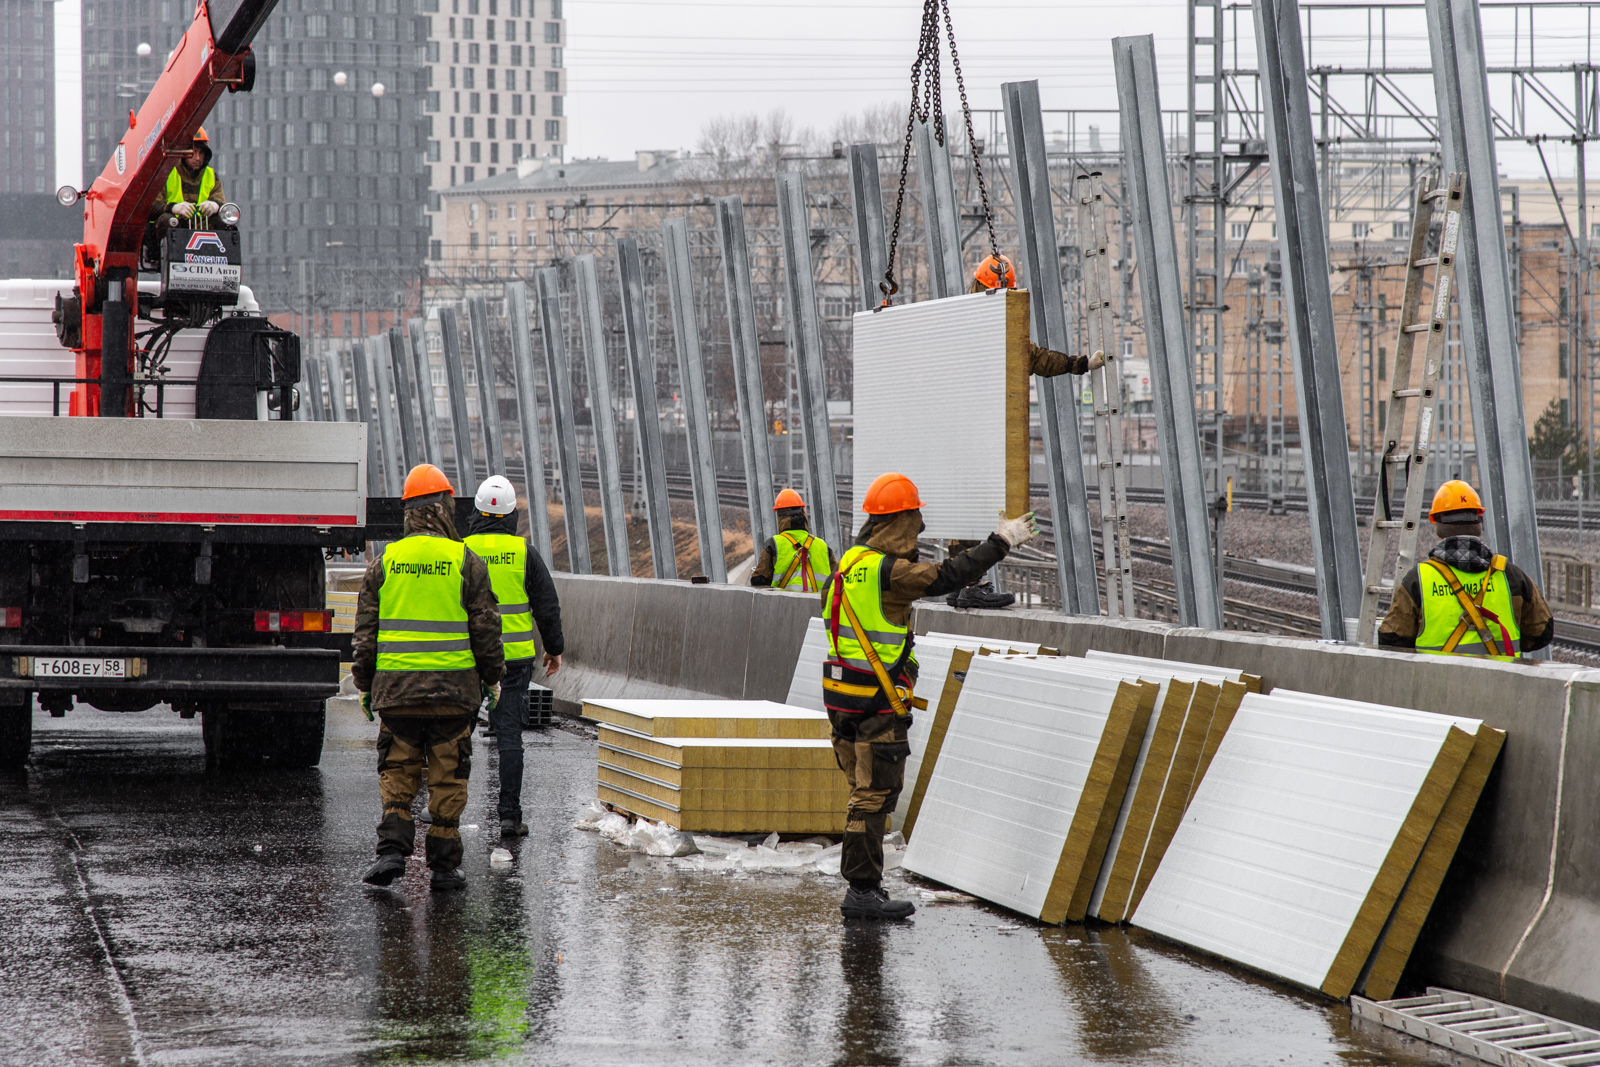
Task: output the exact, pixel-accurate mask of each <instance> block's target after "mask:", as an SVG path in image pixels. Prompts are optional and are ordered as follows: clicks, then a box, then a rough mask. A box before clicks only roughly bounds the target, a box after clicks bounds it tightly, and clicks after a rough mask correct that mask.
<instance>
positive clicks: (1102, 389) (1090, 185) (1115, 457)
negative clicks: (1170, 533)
mask: <svg viewBox="0 0 1600 1067" xmlns="http://www.w3.org/2000/svg"><path fill="white" fill-rule="evenodd" d="M1077 197H1078V204H1079V206H1080V207H1081V208H1082V209H1083V211H1084V213H1085V215H1086V216H1087V217H1086V218H1080V219H1079V222H1078V229H1079V233H1080V234H1082V238H1083V267H1084V270H1083V296H1084V314H1085V321H1086V323H1087V325H1088V328H1089V330H1088V332H1089V338H1088V341H1089V343H1088V346H1087V347H1088V351H1089V352H1090V353H1091V354H1096V355H1099V356H1100V357H1101V358H1102V359H1104V360H1105V365H1104V366H1102V367H1101V368H1100V369H1099V370H1092V371H1090V372H1089V376H1090V382H1091V384H1092V386H1093V389H1094V450H1095V460H1096V463H1095V466H1096V467H1097V468H1099V475H1100V546H1101V558H1102V560H1103V561H1104V564H1103V569H1104V573H1105V588H1106V614H1107V615H1109V616H1110V617H1112V618H1118V617H1126V618H1132V617H1133V554H1132V552H1131V551H1130V549H1129V544H1128V471H1127V468H1126V467H1125V466H1124V465H1123V461H1122V370H1121V368H1120V367H1119V366H1118V365H1117V363H1116V352H1115V351H1114V349H1115V347H1116V345H1115V341H1116V335H1115V333H1114V332H1113V331H1112V328H1111V293H1112V289H1111V260H1110V257H1109V256H1108V255H1107V254H1106V246H1107V243H1108V242H1107V240H1106V209H1105V203H1106V201H1105V186H1104V185H1103V184H1102V183H1101V181H1100V172H1099V171H1094V172H1093V173H1090V174H1080V175H1078V180H1077Z"/></svg>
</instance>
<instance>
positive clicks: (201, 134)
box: [194, 126, 211, 144]
mask: <svg viewBox="0 0 1600 1067" xmlns="http://www.w3.org/2000/svg"><path fill="white" fill-rule="evenodd" d="M194 139H195V140H196V141H204V142H205V143H206V144H210V143H211V138H209V137H207V136H206V128H205V127H204V126H201V127H200V128H198V129H196V130H195V131H194Z"/></svg>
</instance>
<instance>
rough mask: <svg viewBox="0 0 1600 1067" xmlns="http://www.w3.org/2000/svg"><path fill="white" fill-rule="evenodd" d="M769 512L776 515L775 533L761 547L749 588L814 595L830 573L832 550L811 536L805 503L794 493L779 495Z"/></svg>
mask: <svg viewBox="0 0 1600 1067" xmlns="http://www.w3.org/2000/svg"><path fill="white" fill-rule="evenodd" d="M772 510H773V511H775V512H777V513H778V533H777V535H776V536H774V537H769V538H767V543H766V544H764V545H762V546H761V558H760V559H758V560H756V569H755V571H754V573H752V574H751V575H750V584H751V585H754V586H758V587H765V588H772V589H797V590H800V591H801V592H805V593H815V592H816V591H817V590H819V589H821V588H822V583H823V582H826V581H827V580H828V576H829V575H830V574H832V573H833V568H834V564H835V563H836V560H835V559H834V555H833V549H831V548H829V547H828V543H827V542H826V541H824V540H823V539H822V538H820V537H818V536H816V535H815V534H813V533H811V531H810V529H809V524H808V523H807V522H806V502H805V501H804V500H802V499H800V494H799V493H797V492H795V491H794V490H793V489H785V490H784V491H783V492H781V493H779V494H778V499H777V501H776V502H774V503H773V505H772Z"/></svg>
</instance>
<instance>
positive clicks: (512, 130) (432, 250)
mask: <svg viewBox="0 0 1600 1067" xmlns="http://www.w3.org/2000/svg"><path fill="white" fill-rule="evenodd" d="M561 5H562V0H424V3H423V5H422V6H423V8H424V10H426V11H427V12H428V18H429V21H430V22H431V26H430V28H429V29H430V32H429V35H428V44H427V66H428V77H429V82H428V85H429V88H428V100H427V110H428V114H429V118H430V120H431V122H432V129H431V133H430V137H429V140H428V153H427V158H428V164H429V166H430V167H431V169H432V172H433V173H432V177H433V188H434V195H432V196H430V197H429V200H428V215H429V223H430V225H431V227H432V233H433V238H432V240H431V241H430V244H429V257H428V258H429V259H432V260H438V259H439V258H440V255H441V251H440V239H441V238H442V236H443V219H442V218H440V217H439V212H440V203H439V197H438V190H440V189H446V188H449V187H451V186H454V185H461V184H464V183H466V182H471V181H476V180H477V179H479V178H487V177H490V176H491V175H494V174H498V173H499V172H500V171H501V170H503V169H506V168H509V167H515V166H516V164H517V163H518V162H519V161H520V160H522V159H525V158H537V157H539V156H553V157H555V158H557V159H559V158H561V157H562V154H563V150H564V147H565V145H566V142H567V124H566V118H565V108H564V107H563V102H564V100H565V95H566V85H565V80H566V79H565V63H564V61H563V58H562V52H563V51H564V49H565V46H566V40H567V24H566V19H565V18H564V17H563V15H562V10H561ZM434 12H437V13H434Z"/></svg>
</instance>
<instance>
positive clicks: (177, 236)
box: [0, 0, 399, 767]
mask: <svg viewBox="0 0 1600 1067" xmlns="http://www.w3.org/2000/svg"><path fill="white" fill-rule="evenodd" d="M276 3H277V0H197V3H196V8H195V16H194V20H193V22H192V23H191V24H190V25H189V27H188V30H187V31H186V32H185V33H184V35H183V37H182V39H181V40H180V41H179V42H178V44H177V46H176V47H175V48H174V49H173V51H172V53H171V55H170V56H169V57H168V58H167V61H166V64H165V68H164V70H163V71H162V74H161V76H160V77H159V79H158V80H157V81H156V83H155V85H154V87H153V88H152V90H151V92H150V94H149V96H148V97H147V98H146V99H145V100H144V102H143V104H142V105H141V106H140V108H139V109H138V111H137V113H136V114H135V113H132V112H130V115H129V125H128V130H127V133H126V134H125V136H124V137H123V139H122V140H121V142H119V143H118V144H117V146H116V149H115V151H114V153H113V155H112V158H111V160H110V161H109V162H108V163H107V164H106V166H105V169H104V170H103V171H102V172H101V174H100V175H99V176H98V177H97V178H96V179H95V181H94V182H93V184H92V185H91V186H90V187H89V188H88V189H87V190H84V191H79V190H77V189H75V188H73V187H70V186H69V187H65V188H63V189H62V190H61V191H60V192H59V193H58V194H57V199H58V200H59V201H60V202H61V203H62V204H63V206H65V207H71V206H74V205H76V204H80V203H81V204H82V210H83V220H84V223H83V240H82V242H81V243H80V244H78V245H76V255H75V271H74V278H73V279H72V281H70V282H65V281H63V282H7V283H0V338H3V340H0V370H3V371H4V372H5V373H3V374H0V765H13V766H14V765H17V764H20V763H22V762H23V761H25V760H26V759H27V757H28V754H29V751H30V745H31V735H32V721H33V713H34V707H35V702H37V705H38V707H39V708H40V709H42V710H43V711H46V712H48V713H49V714H51V715H53V716H61V715H65V714H66V713H67V712H68V711H69V710H70V709H72V708H73V707H74V706H75V705H82V704H87V705H89V706H91V707H94V708H98V709H101V710H104V711H114V712H132V711H142V710H147V709H150V708H155V707H158V706H161V705H166V706H168V707H170V708H171V709H172V710H173V711H174V712H176V713H177V714H179V715H181V716H182V717H184V718H186V719H193V718H195V717H197V716H198V717H199V719H200V727H201V734H202V737H203V738H204V746H205V752H206V757H207V762H208V765H211V766H218V767H220V766H226V765H230V764H237V763H239V762H243V761H251V760H261V761H265V762H267V763H269V764H274V765H278V766H288V767H303V766H310V765H314V764H315V763H317V762H318V760H319V759H320V756H321V751H322V737H323V728H324V715H325V702H326V700H327V699H328V698H329V697H331V696H334V695H336V694H337V692H338V687H339V678H340V674H339V664H340V662H341V659H344V660H347V659H348V658H349V655H350V652H349V635H348V634H335V633H333V632H332V629H333V628H332V613H330V612H329V611H327V610H326V595H325V582H326V577H325V576H326V564H325V560H326V558H327V555H328V554H329V552H330V550H334V549H346V550H352V551H358V550H360V549H361V548H363V547H364V546H365V544H366V543H367V542H368V541H369V540H371V539H390V538H392V537H395V536H398V522H399V509H398V503H399V502H398V501H395V500H386V499H368V497H367V495H366V492H365V489H366V485H367V480H366V463H367V447H366V426H365V424H364V423H361V422H352V423H319V422H307V421H294V420H293V417H292V415H293V410H294V408H295V405H296V403H297V398H296V393H295V383H296V382H297V381H298V380H299V378H300V366H299V363H300V352H299V339H298V338H297V337H296V336H295V335H294V334H292V333H289V332H287V331H285V330H282V329H279V328H278V327H276V326H274V325H273V324H272V323H271V322H270V321H269V320H268V319H267V318H266V317H265V316H263V315H262V314H261V313H260V311H259V309H258V308H257V307H256V305H255V302H254V300H253V298H252V296H251V293H250V290H249V287H248V286H246V285H244V284H242V278H241V266H240V264H241V258H240V246H239V239H238V232H237V228H236V227H237V223H238V221H239V211H238V208H237V207H235V206H233V205H231V204H228V205H223V206H222V209H221V210H220V211H219V212H217V213H216V215H215V216H213V217H212V218H211V219H204V218H202V217H199V216H197V218H196V221H197V222H198V223H199V225H175V226H173V227H172V228H171V229H170V230H169V231H168V232H163V233H159V234H156V235H154V239H153V240H149V241H147V240H146V236H147V229H146V228H147V226H148V225H149V217H150V208H151V205H152V204H153V203H154V202H155V201H157V200H158V199H160V198H161V195H162V190H163V189H164V188H165V182H166V180H167V175H168V173H169V172H170V171H171V169H172V167H173V166H174V164H175V163H176V161H177V160H178V158H179V157H180V156H182V155H183V154H184V152H185V151H186V150H187V148H188V146H189V145H190V143H191V141H192V139H193V137H194V134H195V131H196V130H197V129H198V127H199V126H200V123H201V121H202V120H203V119H204V118H205V117H206V116H207V115H208V114H209V113H210V111H211V108H212V107H213V106H214V105H215V104H216V102H217V100H218V99H220V97H221V95H222V93H224V92H248V91H250V89H251V87H252V85H253V83H254V80H255V58H254V56H253V54H252V52H251V49H250V43H251V41H252V39H253V38H254V37H255V35H256V33H257V32H258V31H259V30H260V28H261V26H262V24H263V23H264V22H265V20H266V19H267V18H268V17H269V16H270V15H271V13H272V10H273V8H274V7H275V5H276ZM218 222H220V223H221V225H216V224H215V223H218ZM141 275H144V276H143V277H141ZM63 401H65V403H64V404H63Z"/></svg>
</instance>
